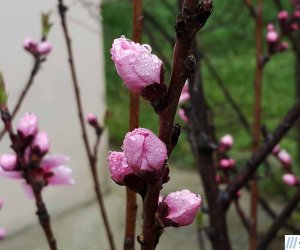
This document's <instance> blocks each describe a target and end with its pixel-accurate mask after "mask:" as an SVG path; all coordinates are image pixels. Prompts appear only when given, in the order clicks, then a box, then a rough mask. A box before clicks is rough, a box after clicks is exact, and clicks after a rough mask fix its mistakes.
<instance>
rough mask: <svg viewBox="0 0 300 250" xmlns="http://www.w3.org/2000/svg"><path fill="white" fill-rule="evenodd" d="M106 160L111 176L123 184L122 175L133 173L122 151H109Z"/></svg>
mask: <svg viewBox="0 0 300 250" xmlns="http://www.w3.org/2000/svg"><path fill="white" fill-rule="evenodd" d="M107 160H108V167H109V172H110V175H111V178H112V179H113V180H114V181H115V182H117V183H119V184H123V180H124V177H125V176H126V175H128V174H132V173H133V170H132V169H131V168H130V167H129V166H128V164H127V161H126V158H125V155H124V153H123V152H116V151H112V152H109V155H108V158H107Z"/></svg>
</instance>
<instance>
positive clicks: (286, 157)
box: [277, 149, 292, 167]
mask: <svg viewBox="0 0 300 250" xmlns="http://www.w3.org/2000/svg"><path fill="white" fill-rule="evenodd" d="M277 157H278V160H279V161H280V162H281V163H282V164H283V165H284V166H285V167H290V166H291V164H292V157H291V156H290V154H289V153H288V152H287V151H286V150H284V149H281V150H280V151H279V153H278V155H277Z"/></svg>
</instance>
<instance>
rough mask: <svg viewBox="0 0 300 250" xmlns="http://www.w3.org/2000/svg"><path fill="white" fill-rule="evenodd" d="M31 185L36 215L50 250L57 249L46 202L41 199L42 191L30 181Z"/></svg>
mask: <svg viewBox="0 0 300 250" xmlns="http://www.w3.org/2000/svg"><path fill="white" fill-rule="evenodd" d="M31 187H32V189H33V190H34V197H35V201H36V207H37V211H36V215H37V216H38V218H39V222H40V225H41V226H42V228H43V230H44V233H45V235H46V238H47V241H48V244H49V247H50V249H51V250H57V249H58V248H57V244H56V239H55V238H54V235H53V232H52V228H51V224H50V216H49V214H48V211H47V207H46V204H45V203H44V201H43V196H42V192H41V190H40V189H38V190H37V189H36V188H35V187H34V184H32V183H31Z"/></svg>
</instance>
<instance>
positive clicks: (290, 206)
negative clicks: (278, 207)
mask: <svg viewBox="0 0 300 250" xmlns="http://www.w3.org/2000/svg"><path fill="white" fill-rule="evenodd" d="M299 201H300V188H298V190H297V192H296V194H295V195H294V196H293V198H292V199H291V200H289V201H288V203H287V204H286V206H285V207H284V209H283V210H282V211H281V213H280V214H279V215H278V217H277V218H276V219H275V220H274V222H273V224H272V225H271V226H270V228H269V230H268V231H267V233H266V234H265V235H264V238H263V239H262V240H261V242H260V243H259V245H258V247H257V250H265V249H267V248H268V245H269V244H270V243H271V242H272V240H273V239H275V236H276V234H277V232H278V230H279V229H280V228H281V227H282V226H283V225H284V223H285V221H286V220H287V219H288V218H289V217H290V216H291V214H292V212H293V211H294V209H295V208H296V207H297V205H298V204H299Z"/></svg>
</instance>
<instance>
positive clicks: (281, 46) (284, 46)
mask: <svg viewBox="0 0 300 250" xmlns="http://www.w3.org/2000/svg"><path fill="white" fill-rule="evenodd" d="M288 48H289V44H288V43H287V42H282V43H280V44H279V46H278V52H284V51H286V50H287V49H288Z"/></svg>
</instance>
